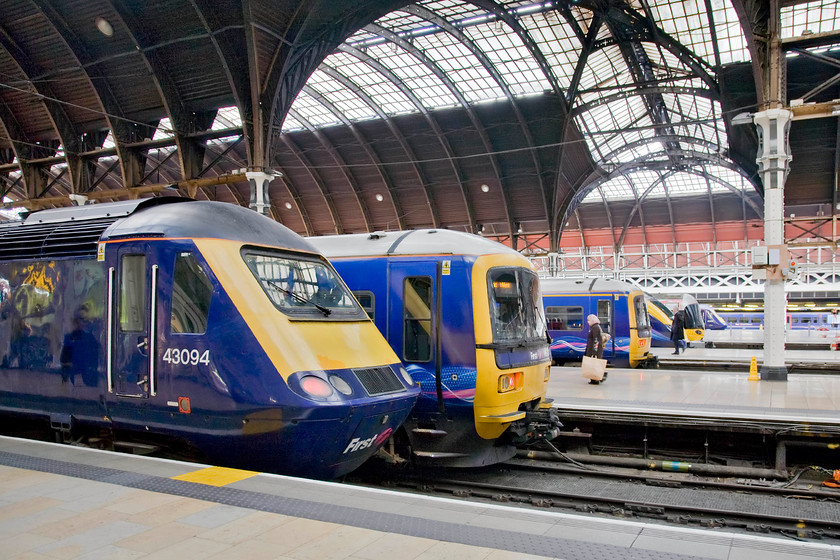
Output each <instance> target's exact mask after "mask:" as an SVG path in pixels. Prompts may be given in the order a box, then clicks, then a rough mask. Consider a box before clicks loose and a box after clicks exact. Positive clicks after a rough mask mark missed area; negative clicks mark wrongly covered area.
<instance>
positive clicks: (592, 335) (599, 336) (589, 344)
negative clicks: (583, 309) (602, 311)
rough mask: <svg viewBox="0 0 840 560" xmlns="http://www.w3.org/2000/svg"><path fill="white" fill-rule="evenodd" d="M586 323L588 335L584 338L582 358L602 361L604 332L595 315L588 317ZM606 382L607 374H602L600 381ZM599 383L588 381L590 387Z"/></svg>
mask: <svg viewBox="0 0 840 560" xmlns="http://www.w3.org/2000/svg"><path fill="white" fill-rule="evenodd" d="M586 322H587V323H589V335H588V336H587V337H586V350H585V351H584V353H583V355H584V356H589V357H590V358H598V359H599V360H600V359H603V357H604V338H603V333H604V331H603V330H602V329H601V320H600V319H598V316H597V315H589V316H588V317H587V318H586ZM606 380H607V372H604V377H603V379H601V381H606ZM601 381H595V380H590V381H589V384H590V385H598V384H599V383H600V382H601Z"/></svg>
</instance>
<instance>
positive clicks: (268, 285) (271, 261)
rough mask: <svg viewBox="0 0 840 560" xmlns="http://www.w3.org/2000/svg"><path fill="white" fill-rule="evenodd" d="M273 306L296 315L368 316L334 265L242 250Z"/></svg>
mask: <svg viewBox="0 0 840 560" xmlns="http://www.w3.org/2000/svg"><path fill="white" fill-rule="evenodd" d="M242 257H243V258H244V259H245V263H246V264H247V265H248V268H250V269H251V272H252V273H253V274H254V276H255V277H256V279H257V280H259V282H260V285H261V286H262V287H263V290H264V291H265V293H266V295H268V297H269V299H270V300H271V302H272V303H273V304H274V306H275V307H276V308H277V309H279V310H280V311H282V312H283V313H285V314H286V315H289V316H290V317H292V318H296V319H326V318H329V319H353V320H357V319H367V315H366V314H365V312H364V310H363V309H362V308H361V306H359V303H358V302H357V301H356V298H355V297H354V296H353V294H352V293H351V292H350V290H348V289H347V288H346V287H345V286H344V283H343V282H342V281H341V279H340V278H339V277H338V275H337V274H336V273H335V272H334V271H333V269H332V268H330V267H329V266H327V265H326V264H325V263H323V262H321V261H318V260H314V259H312V260H310V259H302V258H293V257H291V256H287V255H279V254H269V253H264V252H261V251H260V252H258V251H249V250H245V251H243V255H242Z"/></svg>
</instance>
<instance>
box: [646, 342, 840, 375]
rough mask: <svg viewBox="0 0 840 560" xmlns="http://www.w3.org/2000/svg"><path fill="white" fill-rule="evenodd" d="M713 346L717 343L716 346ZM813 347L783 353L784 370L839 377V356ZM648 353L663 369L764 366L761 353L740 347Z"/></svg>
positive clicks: (698, 345) (700, 346)
mask: <svg viewBox="0 0 840 560" xmlns="http://www.w3.org/2000/svg"><path fill="white" fill-rule="evenodd" d="M716 344H717V343H716ZM824 346H825V347H824V348H823V347H822V346H818V345H816V344H814V345H810V346H808V347H807V348H806V347H800V348H799V349H788V348H786V349H785V366H787V368H788V369H789V370H791V371H797V372H822V373H837V374H840V352H837V351H833V350H829V349H828V347H827V345H824ZM651 351H652V352H653V353H654V354H655V355H656V356H657V358H659V362H660V364H661V365H662V366H663V367H669V368H670V367H675V368H679V367H680V366H685V367H687V368H691V369H696V368H698V367H704V368H706V369H708V370H711V371H714V370H716V369H717V370H724V369H740V370H744V369H748V368H749V367H750V361H751V359H752V358H753V357H755V359H756V364H757V366H758V368H759V369H760V368H761V365H762V364H763V363H764V349H763V347H759V348H752V349H750V348H742V347H737V348H736V347H715V348H706V347H705V346H703V344H702V343H697V342H695V343H693V347H691V348H687V349H686V350H685V352H680V353H679V354H678V355H674V353H673V352H674V349H673V348H661V347H654V348H652V349H651Z"/></svg>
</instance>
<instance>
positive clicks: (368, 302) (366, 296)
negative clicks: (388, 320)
mask: <svg viewBox="0 0 840 560" xmlns="http://www.w3.org/2000/svg"><path fill="white" fill-rule="evenodd" d="M353 295H354V296H356V299H357V300H358V302H359V305H361V306H362V309H364V310H365V313H367V314H368V317H370V320H371V321H373V320H374V319H373V317H374V311H375V310H376V296H374V295H373V292H368V291H365V290H360V291H358V292H353Z"/></svg>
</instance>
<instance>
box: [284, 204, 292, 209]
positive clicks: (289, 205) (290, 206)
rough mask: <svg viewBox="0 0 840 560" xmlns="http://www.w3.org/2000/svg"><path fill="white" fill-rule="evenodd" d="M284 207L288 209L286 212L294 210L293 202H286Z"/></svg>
mask: <svg viewBox="0 0 840 560" xmlns="http://www.w3.org/2000/svg"><path fill="white" fill-rule="evenodd" d="M283 206H285V207H286V210H291V209H292V203H291V202H286V204H284V205H283Z"/></svg>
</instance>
